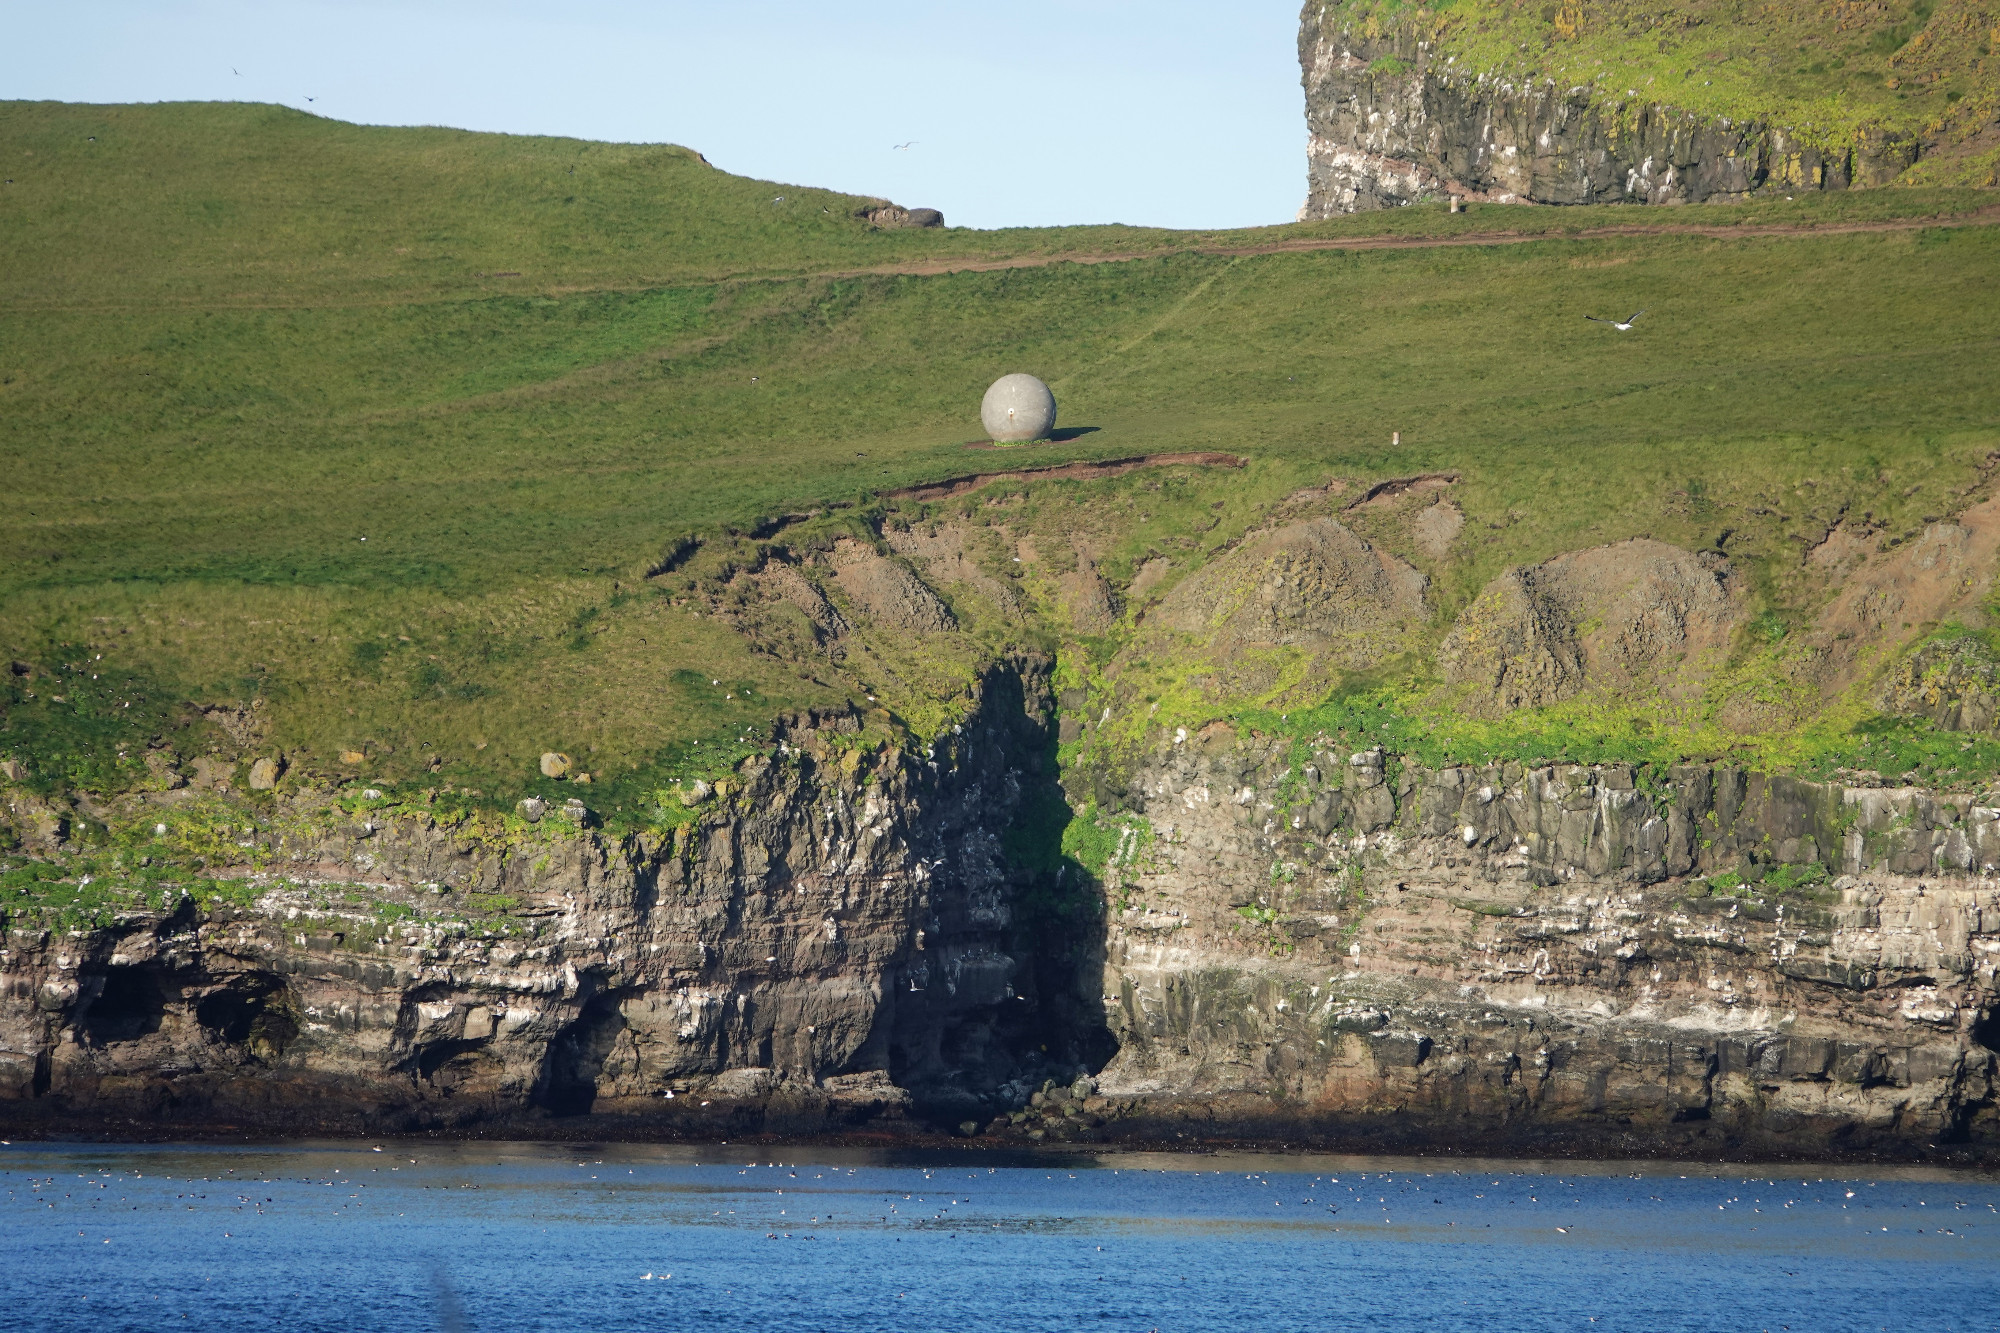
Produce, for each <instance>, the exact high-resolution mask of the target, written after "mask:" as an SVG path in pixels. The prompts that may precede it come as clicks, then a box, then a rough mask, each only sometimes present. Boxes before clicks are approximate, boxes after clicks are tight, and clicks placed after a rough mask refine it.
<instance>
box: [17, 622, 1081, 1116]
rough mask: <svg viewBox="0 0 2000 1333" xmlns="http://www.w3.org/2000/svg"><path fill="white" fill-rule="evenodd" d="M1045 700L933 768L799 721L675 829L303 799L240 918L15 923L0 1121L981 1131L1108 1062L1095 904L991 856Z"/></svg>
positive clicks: (1031, 682) (1007, 821)
mask: <svg viewBox="0 0 2000 1333" xmlns="http://www.w3.org/2000/svg"><path fill="white" fill-rule="evenodd" d="M1049 709H1050V700H1049V698H1048V694H1047V689H1046V677H1045V669H1044V668H1042V667H1040V666H1038V665H1036V664H1035V663H1032V662H1023V663H1017V664H1014V665H1011V666H1006V667H1000V668H996V669H995V670H993V671H992V672H990V673H989V674H988V676H987V677H986V679H985V680H984V681H983V682H982V685H981V692H980V702H979V706H978V708H977V709H976V711H975V713H974V716H973V718H972V720H971V722H970V724H969V725H966V726H965V727H963V728H962V730H961V733H960V734H959V735H958V736H955V737H953V738H952V739H951V742H950V743H949V744H946V745H942V746H940V747H938V750H937V752H936V753H934V754H933V755H932V756H931V757H930V758H928V759H922V758H918V757H916V756H912V755H910V754H907V753H905V752H903V751H899V750H895V749H892V748H882V749H870V748H866V747H864V746H862V745H861V744H860V743H859V740H860V738H859V737H858V735H857V734H856V723H855V721H854V719H852V718H848V717H827V718H816V719H803V720H795V721H794V722H793V723H792V724H791V725H789V726H788V727H787V728H785V729H783V730H781V732H780V736H781V745H780V747H779V750H778V753H777V754H775V755H773V756H770V757H769V758H768V759H763V760H756V759H753V760H752V761H750V762H749V763H748V764H747V765H746V766H745V767H744V769H743V770H742V771H741V772H739V774H738V775H737V776H736V777H735V778H733V779H732V780H731V782H730V783H728V784H719V785H718V788H717V792H718V795H717V796H716V797H715V798H713V799H712V800H711V801H710V803H709V805H708V807H707V808H706V811H705V813H704V814H703V815H702V817H701V818H700V819H699V820H698V821H697V822H695V823H693V824H692V825H688V826H686V827H684V828H682V829H681V830H680V831H679V832H678V833H676V834H675V835H674V836H672V837H671V838H663V837H658V836H653V835H644V836H638V837H629V838H622V839H614V838H610V837H607V836H605V835H603V834H600V833H595V832H592V831H590V830H587V829H582V828H578V827H576V826H574V825H573V824H567V823H565V822H564V821H562V820H560V819H559V818H557V817H554V816H551V817H549V818H546V819H544V820H543V821H542V822H541V823H540V824H538V825H537V826H536V828H535V833H534V836H532V837H530V838H527V839H525V840H515V841H512V842H509V841H506V840H502V841H500V842H498V843H487V842H481V841H477V840H474V839H472V838H469V837H468V836H466V834H465V832H464V831H463V829H462V828H459V827H455V826H452V825H450V824H439V823H437V822H434V821H431V820H427V819H423V818H417V819H411V818H408V817H401V818H382V819H376V818H372V817H368V816H366V815H354V816H350V815H348V814H347V813H346V812H345V811H344V810H342V809H341V808H339V807H337V806H332V805H330V804H315V803H313V802H312V801H311V800H310V799H309V798H308V799H306V800H305V801H304V802H303V803H302V804H300V805H298V806H296V807H294V808H292V809H290V810H289V811H287V812H286V814H285V816H284V817H283V818H281V819H278V820H276V821H275V822H274V824H273V831H271V832H267V833H265V834H262V835H259V837H258V838H257V839H255V840H253V841H254V843H255V845H254V846H253V847H252V848H251V849H250V850H248V851H245V852H244V860H245V861H247V862H251V865H247V866H245V867H244V868H243V869H242V871H241V882H242V884H243V889H244V891H243V892H241V893H239V894H237V895H234V897H235V900H236V902H237V903H238V904H239V905H237V906H233V907H232V906H223V905H221V903H219V902H211V903H210V904H209V905H208V906H207V907H205V908H198V907H197V906H196V905H195V904H194V903H193V902H192V900H190V901H188V902H185V903H183V904H181V905H180V906H179V907H177V908H174V909H172V910H160V911H152V912H134V913H128V914H126V915H125V916H124V917H122V918H120V919H119V920H118V921H117V922H116V923H115V924H112V925H108V926H100V927H96V928H92V929H78V930H74V931H68V932H59V931H51V930H49V929H46V928H43V927H40V926H37V925H35V924H34V923H33V922H32V921H31V920H29V919H27V918H19V919H16V920H13V921H9V922H8V923H7V925H8V932H7V936H6V941H5V951H4V954H0V1122H5V1123H7V1124H8V1125H10V1126H12V1127H13V1128H14V1129H16V1130H22V1129H35V1128H40V1129H43V1130H48V1131H57V1130H67V1129H88V1128H102V1129H106V1130H111V1131H115V1132H123V1133H129V1132H133V1130H134V1129H135V1128H140V1127H143V1128H145V1129H147V1130H149V1131H160V1132H167V1131H171V1130H173V1129H175V1128H181V1129H214V1128H219V1127H225V1126H236V1127H255V1128H256V1129H259V1130H262V1131H266V1132H327V1131H340V1132H384V1131H396V1130H414V1129H423V1128H452V1127H457V1128H465V1127H470V1126H483V1127H486V1128H489V1129H492V1128H496V1127H503V1126H507V1125H517V1126H518V1125H524V1124H525V1125H536V1126H543V1125H545V1124H559V1123H561V1118H562V1117H565V1116H571V1115H575V1114H577V1113H580V1112H584V1111H590V1112H594V1113H596V1114H594V1115H593V1116H591V1117H590V1120H591V1122H593V1123H594V1124H596V1126H597V1127H596V1128H594V1129H593V1130H591V1131H590V1132H603V1123H602V1122H604V1121H605V1120H606V1119H610V1120H612V1121H614V1122H616V1123H626V1124H630V1125H634V1126H640V1127H644V1128H645V1129H647V1130H650V1131H656V1132H667V1133H673V1132H685V1133H697V1134H698V1133H721V1134H725V1135H726V1134H727V1133H729V1132H732V1131H733V1132H742V1131H744V1130H746V1129H748V1128H758V1127H762V1128H768V1129H786V1130H788V1131H790V1132H798V1133H807V1132H822V1131H825V1130H827V1129H829V1128H836V1127H838V1126H840V1125H843V1124H847V1123H850V1122H853V1121H857V1120H867V1119H871V1118H883V1117H886V1118H888V1119H889V1120H891V1121H894V1120H898V1119H900V1118H901V1117H902V1116H903V1115H904V1114H905V1112H906V1111H907V1110H908V1108H909V1107H910V1106H911V1105H912V1104H913V1103H914V1104H915V1105H916V1106H918V1107H919V1108H920V1109H921V1110H922V1111H923V1112H924V1113H925V1114H927V1115H930V1116H933V1117H944V1118H945V1119H948V1120H949V1119H955V1118H956V1117H958V1116H960V1115H961V1114H967V1113H970V1114H974V1115H977V1116H979V1117H980V1118H981V1119H983V1118H984V1116H985V1115H987V1114H990V1113H991V1112H992V1111H993V1110H995V1109H1005V1108H1006V1107H1008V1106H1011V1105H1013V1104H1015V1103H1016V1102H1018V1101H1019V1100H1021V1099H1022V1098H1023V1097H1025V1096H1026V1095H1027V1090H1028V1088H1029V1086H1030V1085H1031V1084H1033V1083H1035V1082H1037V1081H1039V1080H1040V1079H1041V1077H1042V1075H1043V1073H1044V1071H1045V1069H1047V1068H1051V1067H1059V1068H1060V1069H1062V1070H1063V1071H1065V1072H1067V1071H1068V1070H1069V1069H1070V1068H1072V1067H1073V1066H1074V1065H1076V1064H1077V1063H1079V1062H1085V1061H1088V1060H1090V1059H1093V1058H1094V1059H1097V1060H1100V1061H1101V1059H1102V1058H1103V1057H1104V1054H1105V1052H1104V1050H1103V1049H1102V1048H1101V1034H1102V1028H1103V1024H1102V1018H1101V1015H1099V1014H1098V1013H1097V1012H1096V1011H1095V1005H1094V1003H1092V1004H1090V1005H1088V1006H1085V1005H1082V1004H1080V1003H1079V1002H1078V997H1079V996H1090V997H1093V999H1094V996H1095V994H1096V990H1097V982H1096V978H1095V975H1094V971H1093V969H1094V967H1095V966H1096V962H1095V958H1096V955H1095V952H1094V950H1095V947H1096V944H1097V941H1098V939H1099V938H1100V932H1098V931H1095V930H1078V929H1077V928H1076V927H1077V923H1076V922H1075V921H1072V920H1070V919H1069V918H1068V917H1067V916H1066V915H1065V913H1066V912H1068V911H1069V910H1070V909H1071V908H1073V907H1080V910H1082V911H1084V912H1086V913H1088V912H1089V910H1090V905H1089V904H1088V903H1087V902H1086V903H1080V904H1079V903H1074V902H1072V901H1071V898H1074V897H1075V895H1071V898H1065V897H1064V895H1063V893H1062V886H1060V885H1053V886H1052V885H1048V884H1045V883H1042V882H1041V881H1040V880H1039V879H1038V878H1037V876H1036V875H1035V874H1034V873H1032V872H1022V871H1018V870H1015V869H1013V868H1012V867H1011V866H1010V864H1009V862H1008V860H1007V858H1006V857H1005V856H1004V855H1003V852H1002V842H1001V839H1002V836H1003V835H1004V834H1006V833H1007V831H1008V830H1009V828H1010V827H1011V825H1012V822H1013V820H1014V818H1015V816H1016V815H1017V814H1018V813H1019V812H1020V810H1021V809H1023V807H1024V803H1026V804H1027V805H1034V804H1035V803H1037V802H1040V803H1043V804H1046V802H1047V801H1048V800H1049V799H1051V797H1050V792H1051V791H1052V790H1053V783H1054V771H1053V765H1052V764H1050V763H1049V762H1047V760H1048V755H1047V754H1046V752H1047V750H1048V748H1049V747H1048V745H1047V744H1046V740H1047V732H1048V728H1047V726H1046V720H1047V719H1046V715H1047V713H1048V712H1049ZM496 907H497V909H498V911H499V915H498V916H495V915H492V912H493V911H494V909H496ZM482 910H484V911H486V913H487V915H484V916H482V915H481V914H480V913H481V911H482ZM1093 1042H1099V1043H1100V1044H1097V1045H1094V1044H1093ZM635 1132H638V1131H637V1130H635Z"/></svg>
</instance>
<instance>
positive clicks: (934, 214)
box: [861, 203, 944, 230]
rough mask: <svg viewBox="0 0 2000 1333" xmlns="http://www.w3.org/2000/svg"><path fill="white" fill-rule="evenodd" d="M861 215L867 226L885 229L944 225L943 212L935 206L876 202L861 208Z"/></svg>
mask: <svg viewBox="0 0 2000 1333" xmlns="http://www.w3.org/2000/svg"><path fill="white" fill-rule="evenodd" d="M861 216H862V217H863V218H865V219H866V220H867V222H868V225H869V226H871V227H881V228H884V229H885V230H890V229H907V228H913V227H916V228H921V227H942V226H943V225H944V214H942V213H940V212H938V211H937V210H936V209H935V208H904V207H903V206H902V205H901V204H890V203H880V204H876V205H873V206H871V207H869V208H866V209H864V210H862V213H861Z"/></svg>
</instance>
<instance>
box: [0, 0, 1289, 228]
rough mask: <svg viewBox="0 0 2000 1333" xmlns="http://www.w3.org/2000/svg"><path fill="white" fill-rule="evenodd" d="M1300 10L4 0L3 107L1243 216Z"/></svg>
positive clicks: (999, 202) (976, 217)
mask: <svg viewBox="0 0 2000 1333" xmlns="http://www.w3.org/2000/svg"><path fill="white" fill-rule="evenodd" d="M1297 24H1298V5H1297V0H1231V2H1229V3H1208V4H1202V3H1193V2H1191V0H1148V2H1146V3H1135V2H1133V0H1031V2H1027V3H1014V4H1000V3H996V4H951V3H928V4H926V3H918V2H917V0H872V2H871V0H843V2H840V3H824V4H800V3H793V2H791V0H766V2H764V3H728V2H726V0H721V2H714V3H707V4H690V3H681V2H680V0H663V2H661V3H654V4H643V3H638V2H637V0H622V2H621V0H568V2H567V3H553V2H551V3H541V4H526V3H521V2H520V0H480V2H478V3H475V2H473V0H407V2H405V3H390V2H389V0H372V2H371V0H320V2H319V3H302V2H299V0H267V2H266V3H249V2H248V0H206V2H203V0H150V2H146V3H140V2H136V0H123V2H118V0H61V2H60V3H56V2H53V0H29V2H24V0H0V25H4V26H0V31H5V33H6V38H5V40H4V42H0V97H5V98H31V99H41V98H49V99H56V100H62V101H84V102H151V101H170V100H184V99H186V100H204V99H224V100H241V101H256V102H282V103H284V104H286V105H288V106H295V107H299V108H301V109H303V110H308V111H313V112H316V113H319V114H322V115H326V116H332V117H335V118H338V119H341V120H353V121H362V122H366V123H369V124H379V125H454V126H460V127H464V128H468V129H480V130H501V131H506V132H508V133H516V134H567V135H576V136H579V137H583V138H591V139H615V140H625V141H634V142H659V141H665V142H671V143H680V144H686V145H688V146H689V147H691V148H696V149H699V150H700V151H701V152H703V153H704V154H706V155H707V156H708V159H709V160H710V161H711V162H713V163H715V164H716V165H717V166H719V167H722V168H724V169H725V170H728V171H733V172H738V173H741V174H743V175H749V176H759V177H765V178H768V179H772V180H778V181H783V182H786V183H793V184H808V185H821V186H826V187H829V188H833V189H841V190H851V191H854V192H855V193H859V194H879V195H884V196H886V197H888V198H892V199H895V200H897V201H898V202H901V203H905V204H911V205H928V206H930V207H934V208H941V209H943V210H944V212H945V216H946V219H947V220H948V221H950V222H951V223H953V224H954V225H966V226H976V227H1003V226H1014V225H1030V224H1032V225H1041V224H1048V223H1062V222H1131V223H1146V224H1153V225H1161V226H1175V227H1206V226H1243V225H1255V224H1259V223H1271V222H1288V221H1290V220H1291V218H1292V215H1293V213H1294V211H1295V210H1296V209H1297V207H1298V204H1299V200H1300V199H1301V198H1302V197H1303V196H1304V194H1305V126H1304V113H1303V109H1302V104H1301V99H1300V92H1299V74H1298V64H1297V55H1296V40H1297V38H1296V34H1297ZM232 68H233V69H235V70H240V71H241V73H240V74H236V73H232V72H231V70H232ZM308 97H310V98H313V99H315V100H313V101H312V102H307V101H306V99H307V98H308ZM907 140H915V141H916V143H915V146H913V147H911V148H909V149H907V150H905V151H901V152H898V151H895V150H894V149H892V147H891V145H892V144H897V143H902V142H905V141H907Z"/></svg>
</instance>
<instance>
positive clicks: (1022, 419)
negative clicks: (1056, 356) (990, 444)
mask: <svg viewBox="0 0 2000 1333" xmlns="http://www.w3.org/2000/svg"><path fill="white" fill-rule="evenodd" d="M979 420H980V422H981V424H983V425H984V426H985V427H986V433H987V434H988V435H990V436H992V437H993V438H994V439H995V440H997V441H1000V442H1002V443H1005V442H1007V441H1012V440H1039V439H1042V438H1044V437H1045V436H1047V435H1048V433H1049V432H1050V431H1052V430H1054V429H1055V428H1056V396H1055V395H1054V394H1052V393H1050V392H1049V386H1048V385H1046V384H1044V383H1042V382H1041V381H1040V380H1038V379H1036V378H1035V377H1034V376H1033V375H1002V376H1001V377H1000V378H999V379H997V380H994V381H993V387H992V388H990V389H988V390H987V391H986V397H985V399H984V400H983V401H981V403H980V404H979Z"/></svg>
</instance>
